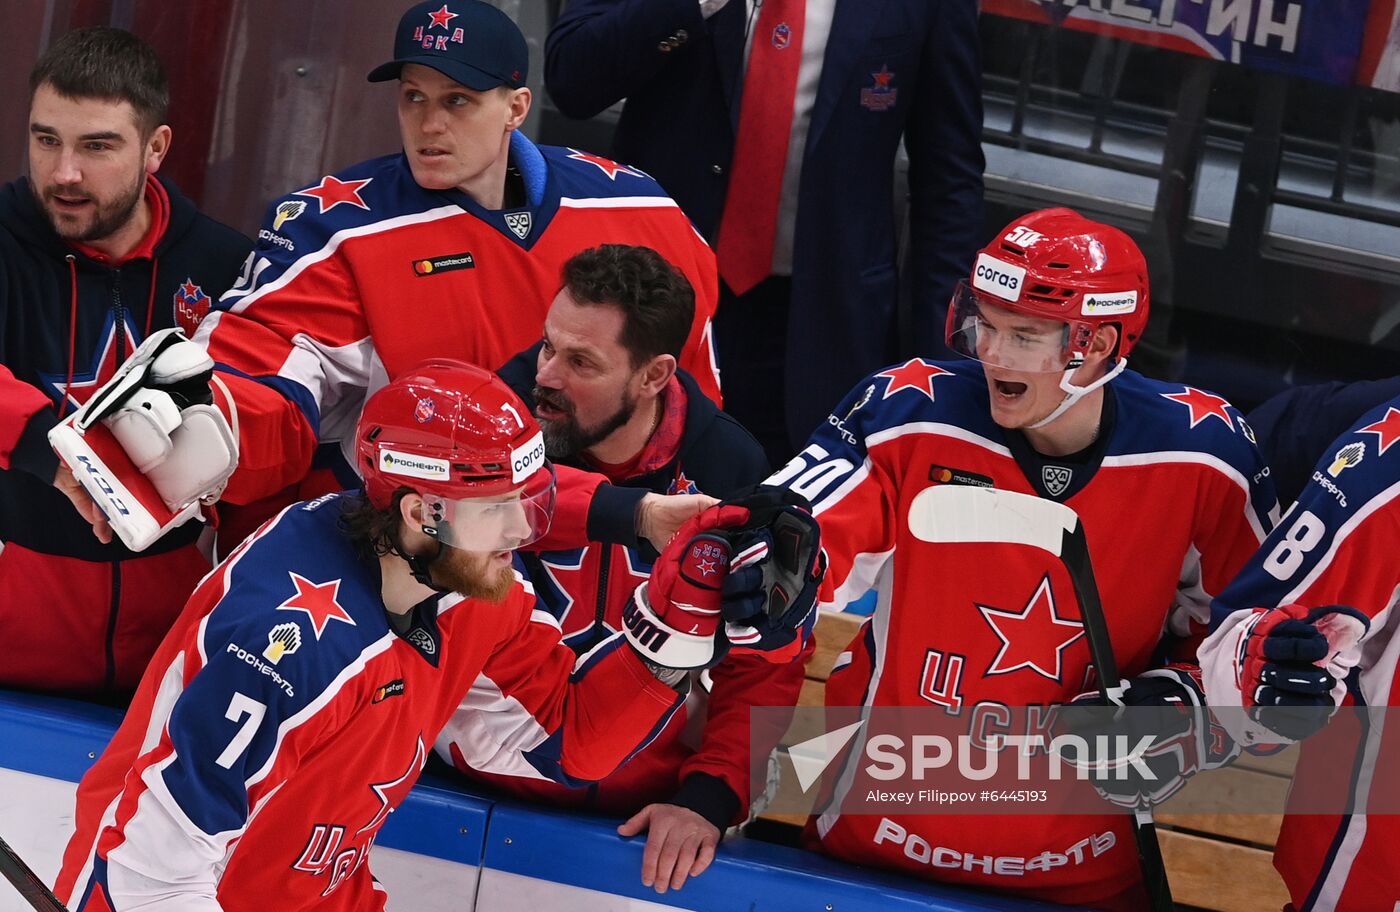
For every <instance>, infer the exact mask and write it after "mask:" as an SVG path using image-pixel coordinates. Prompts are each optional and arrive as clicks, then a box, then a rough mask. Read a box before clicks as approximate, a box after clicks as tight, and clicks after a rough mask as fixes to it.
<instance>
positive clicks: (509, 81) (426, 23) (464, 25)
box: [369, 0, 530, 92]
mask: <svg viewBox="0 0 1400 912" xmlns="http://www.w3.org/2000/svg"><path fill="white" fill-rule="evenodd" d="M405 63H419V64H422V65H423V66H426V67H432V68H433V69H435V70H437V71H438V72H439V73H441V74H442V75H444V76H446V77H447V78H448V79H451V80H454V81H455V82H459V83H461V84H462V85H464V86H466V87H467V88H469V89H475V90H477V91H478V92H485V91H487V90H488V89H494V88H496V87H497V86H503V85H505V86H510V87H511V88H513V89H518V88H521V87H522V86H524V85H525V78H526V76H527V75H528V74H529V65H530V53H529V51H528V50H527V48H526V47H525V36H524V35H522V34H521V33H520V29H519V28H518V27H517V26H516V24H515V23H514V22H512V21H511V18H510V17H509V16H507V15H506V14H505V13H503V12H501V11H500V10H498V9H496V8H495V7H494V6H492V5H491V4H489V3H482V2H481V0H428V2H427V3H420V4H418V5H417V6H415V7H413V8H412V9H410V10H409V11H408V12H406V13H404V14H403V18H402V19H400V20H399V28H398V31H397V32H396V33H395V35H394V59H393V60H391V61H389V62H388V63H385V64H381V65H379V66H377V67H375V68H374V69H372V70H370V73H369V81H370V82H388V81H389V80H390V79H398V78H399V70H401V69H403V65H404V64H405Z"/></svg>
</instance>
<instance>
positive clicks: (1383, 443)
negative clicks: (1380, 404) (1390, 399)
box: [1357, 405, 1400, 456]
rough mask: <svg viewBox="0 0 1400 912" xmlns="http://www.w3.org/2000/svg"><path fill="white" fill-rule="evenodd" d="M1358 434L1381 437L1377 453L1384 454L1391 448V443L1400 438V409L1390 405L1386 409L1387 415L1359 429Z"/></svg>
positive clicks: (1378, 454) (1377, 445)
mask: <svg viewBox="0 0 1400 912" xmlns="http://www.w3.org/2000/svg"><path fill="white" fill-rule="evenodd" d="M1357 433H1358V434H1375V435H1376V436H1377V437H1378V438H1380V440H1379V442H1377V443H1376V455H1377V456H1384V455H1385V451H1386V450H1388V449H1390V445H1391V444H1392V443H1394V442H1395V441H1397V440H1400V409H1397V408H1396V407H1395V406H1393V405H1392V406H1390V407H1389V408H1387V409H1386V410H1385V417H1384V418H1382V419H1381V420H1380V421H1377V422H1375V423H1374V424H1368V425H1366V426H1365V427H1364V428H1361V429H1360V430H1358V431H1357Z"/></svg>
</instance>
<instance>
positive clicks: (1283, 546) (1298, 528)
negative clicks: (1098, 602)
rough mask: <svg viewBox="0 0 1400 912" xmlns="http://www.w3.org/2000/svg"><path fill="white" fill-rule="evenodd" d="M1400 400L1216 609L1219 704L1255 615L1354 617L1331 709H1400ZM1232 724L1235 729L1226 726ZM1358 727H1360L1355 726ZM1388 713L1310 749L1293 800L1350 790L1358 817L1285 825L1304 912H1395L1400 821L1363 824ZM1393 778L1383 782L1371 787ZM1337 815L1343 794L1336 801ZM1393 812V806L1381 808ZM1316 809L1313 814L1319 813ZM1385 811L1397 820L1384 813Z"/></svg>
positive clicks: (1391, 761)
mask: <svg viewBox="0 0 1400 912" xmlns="http://www.w3.org/2000/svg"><path fill="white" fill-rule="evenodd" d="M1397 542H1400V399H1395V400H1392V401H1391V402H1389V403H1387V404H1385V405H1382V406H1380V407H1379V408H1376V409H1373V410H1372V411H1370V412H1368V413H1367V414H1365V415H1363V416H1362V417H1361V419H1360V420H1359V421H1358V422H1357V423H1356V424H1355V425H1354V426H1353V427H1352V428H1351V429H1350V430H1349V431H1347V432H1346V433H1345V434H1343V435H1342V436H1340V437H1338V438H1337V440H1336V441H1335V442H1334V443H1333V444H1332V446H1330V447H1328V448H1327V449H1326V450H1325V451H1324V452H1323V454H1322V458H1321V460H1320V461H1319V462H1318V463H1317V467H1316V468H1315V469H1314V470H1313V473H1312V479H1311V481H1309V482H1308V484H1307V486H1306V487H1304V488H1303V492H1302V494H1301V495H1299V497H1298V501H1297V503H1295V504H1294V505H1293V507H1292V509H1290V510H1289V511H1288V514H1287V515H1286V516H1284V518H1283V520H1282V521H1281V522H1280V523H1279V525H1278V528H1277V529H1275V530H1274V532H1273V534H1271V535H1270V536H1269V538H1268V540H1266V541H1265V542H1264V544H1263V546H1262V547H1261V548H1260V549H1259V552H1258V553H1257V554H1256V555H1255V556H1254V557H1253V558H1252V559H1251V560H1250V561H1249V564H1248V565H1247V566H1246V567H1245V569H1244V570H1243V571H1242V572H1241V573H1240V575H1239V577H1238V578H1237V579H1236V580H1235V581H1234V582H1233V583H1231V584H1230V586H1229V588H1227V589H1226V590H1225V591H1224V592H1222V593H1221V594H1220V597H1219V598H1217V599H1216V600H1215V604H1214V605H1213V606H1212V620H1213V623H1214V625H1215V626H1216V631H1215V633H1214V634H1212V635H1211V637H1210V638H1209V639H1208V640H1206V642H1205V643H1204V644H1202V646H1201V650H1200V659H1201V668H1202V670H1203V671H1204V672H1205V680H1206V694H1207V697H1208V698H1209V700H1210V702H1211V703H1214V704H1218V705H1222V706H1239V705H1241V702H1242V701H1241V696H1240V679H1239V668H1238V663H1237V656H1238V655H1239V652H1240V648H1241V640H1242V638H1243V636H1244V634H1245V632H1246V629H1247V628H1246V626H1245V625H1246V622H1247V621H1249V619H1250V618H1252V617H1253V616H1254V610H1253V609H1254V608H1256V607H1275V606H1279V605H1289V604H1294V603H1298V604H1302V605H1306V606H1309V607H1317V606H1320V605H1336V604H1341V605H1350V606H1352V607H1355V608H1357V609H1359V610H1361V611H1363V612H1365V613H1366V615H1367V616H1369V617H1370V618H1371V629H1370V631H1369V632H1368V633H1367V634H1366V636H1365V637H1363V638H1362V640H1361V641H1360V643H1359V644H1358V645H1357V647H1356V648H1355V649H1353V650H1350V651H1348V652H1344V653H1342V654H1341V655H1340V656H1338V657H1337V665H1336V667H1335V668H1334V669H1333V672H1334V674H1336V676H1337V678H1338V685H1337V690H1336V692H1335V693H1334V698H1335V699H1336V700H1338V701H1339V702H1341V703H1343V704H1345V705H1349V706H1358V707H1367V706H1369V707H1386V706H1396V705H1400V694H1397V692H1396V666H1397V664H1400V636H1397V630H1400V613H1397V608H1400V564H1397V562H1396V560H1395V553H1396V543H1397ZM1223 716H1224V718H1227V719H1229V718H1235V719H1238V718H1240V717H1239V716H1236V715H1233V714H1223ZM1353 719H1360V720H1363V724H1364V728H1361V729H1354V728H1351V727H1350V726H1351V725H1353V724H1354V723H1353V722H1352V720H1353ZM1383 721H1384V720H1383V719H1382V717H1381V715H1380V713H1379V711H1374V712H1372V713H1370V714H1369V715H1367V714H1365V713H1362V714H1359V715H1357V716H1350V715H1348V714H1347V713H1345V712H1343V713H1342V714H1341V715H1340V716H1339V718H1338V720H1337V721H1336V722H1334V723H1333V724H1332V725H1329V726H1328V729H1327V730H1326V731H1324V732H1322V733H1320V734H1318V735H1316V736H1314V737H1313V738H1310V739H1309V740H1307V741H1304V742H1303V747H1302V751H1301V755H1300V757H1299V761H1298V768H1297V770H1296V772H1295V773H1294V780H1295V785H1294V795H1293V800H1295V801H1296V800H1298V794H1299V792H1300V790H1301V791H1307V792H1311V791H1312V788H1313V786H1314V785H1315V784H1318V783H1329V782H1331V783H1338V784H1339V785H1342V786H1343V787H1346V788H1348V789H1349V790H1350V791H1351V796H1350V797H1351V800H1352V801H1353V802H1354V803H1353V804H1352V807H1353V808H1354V809H1355V810H1356V813H1352V814H1342V813H1340V812H1339V813H1336V814H1320V813H1309V814H1300V813H1290V814H1287V815H1286V816H1285V817H1284V821H1283V829H1282V831H1281V832H1280V833H1279V838H1278V845H1277V847H1276V849H1275V851H1274V866H1275V867H1276V868H1278V870H1279V873H1280V874H1282V875H1283V880H1284V883H1285V884H1287V885H1288V890H1289V893H1290V894H1291V896H1292V900H1293V905H1294V907H1295V908H1296V909H1297V912H1369V910H1373V909H1386V910H1389V909H1393V908H1396V907H1397V906H1400V877H1398V876H1397V873H1396V846H1397V844H1400V817H1397V816H1396V815H1395V814H1394V813H1371V814H1367V813H1366V808H1367V805H1368V802H1370V801H1372V800H1376V791H1377V789H1378V785H1381V784H1382V783H1383V784H1384V785H1385V786H1386V787H1389V788H1390V791H1389V795H1390V796H1391V797H1392V798H1393V796H1394V794H1395V790H1394V787H1393V786H1389V782H1388V781H1387V780H1391V779H1393V776H1394V772H1395V769H1396V764H1397V762H1400V743H1397V740H1396V736H1395V734H1394V733H1393V732H1386V731H1385V727H1384V725H1383ZM1235 734H1236V735H1237V736H1238V737H1241V738H1243V739H1244V740H1245V741H1246V742H1248V741H1252V740H1264V741H1275V740H1277V739H1276V738H1273V737H1268V736H1266V735H1264V734H1263V732H1262V731H1260V730H1257V729H1256V730H1248V731H1243V732H1236V733H1235ZM1378 775H1384V776H1385V777H1386V780H1382V783H1377V782H1376V781H1375V777H1376V776H1378ZM1334 797H1335V798H1336V799H1337V802H1338V804H1339V805H1340V803H1341V800H1342V799H1343V797H1345V796H1342V795H1336V796H1334ZM1383 806H1385V805H1383ZM1313 809H1314V810H1316V809H1317V808H1313ZM1387 809H1388V810H1392V811H1393V809H1394V804H1393V802H1392V803H1389V805H1388V808H1387Z"/></svg>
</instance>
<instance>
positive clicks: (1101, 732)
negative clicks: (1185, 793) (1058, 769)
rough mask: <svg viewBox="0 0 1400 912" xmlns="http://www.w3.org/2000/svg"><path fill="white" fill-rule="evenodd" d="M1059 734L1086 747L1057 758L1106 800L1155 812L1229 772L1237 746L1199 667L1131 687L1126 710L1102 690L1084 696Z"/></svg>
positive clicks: (1145, 677)
mask: <svg viewBox="0 0 1400 912" xmlns="http://www.w3.org/2000/svg"><path fill="white" fill-rule="evenodd" d="M1057 716H1058V719H1057V723H1056V733H1057V734H1058V735H1077V736H1078V738H1079V739H1082V741H1075V742H1070V743H1065V742H1056V743H1057V744H1059V745H1061V747H1060V750H1059V754H1060V756H1061V757H1062V758H1063V759H1064V760H1065V761H1066V762H1068V763H1069V764H1070V765H1071V766H1073V767H1075V768H1076V769H1079V770H1083V771H1086V772H1087V773H1088V780H1089V782H1090V784H1091V785H1093V786H1094V789H1095V790H1096V791H1097V792H1098V793H1099V794H1100V795H1101V796H1103V798H1104V799H1105V800H1107V801H1109V802H1111V803H1113V804H1116V805H1118V806H1119V807H1124V808H1128V809H1130V810H1133V811H1141V810H1150V809H1152V808H1153V807H1155V806H1156V805H1158V804H1161V803H1162V802H1163V801H1166V800H1167V799H1168V798H1170V797H1171V796H1172V795H1174V794H1176V793H1177V792H1178V791H1180V790H1181V788H1182V786H1184V785H1185V784H1186V781H1187V780H1188V779H1190V778H1191V777H1192V776H1194V775H1196V773H1198V772H1200V771H1202V770H1209V769H1216V768H1218V767H1221V766H1225V765H1226V764H1228V763H1229V762H1230V761H1232V760H1233V759H1234V758H1235V757H1236V756H1237V755H1238V754H1239V746H1238V745H1237V744H1236V743H1235V742H1234V740H1233V739H1231V738H1230V736H1229V735H1228V734H1226V732H1225V729H1224V727H1223V726H1221V725H1219V724H1218V723H1217V722H1216V721H1215V720H1214V719H1213V718H1212V716H1211V713H1210V710H1209V709H1208V708H1207V707H1206V705H1205V692H1204V690H1203V688H1202V686H1201V680H1200V669H1199V668H1198V667H1196V666H1194V665H1185V664H1179V665H1169V666H1167V667H1166V668H1158V669H1154V670H1152V671H1149V672H1146V673H1144V674H1141V675H1138V676H1137V677H1135V678H1133V679H1132V680H1131V681H1129V682H1128V688H1127V690H1125V691H1124V693H1123V705H1122V706H1121V707H1115V706H1109V705H1106V704H1105V703H1104V700H1103V697H1102V696H1101V695H1100V694H1099V692H1098V691H1093V692H1090V693H1084V694H1080V695H1079V696H1077V697H1075V698H1074V700H1072V701H1071V702H1070V703H1069V704H1068V705H1067V706H1063V707H1061V708H1060V711H1059V713H1058V714H1057Z"/></svg>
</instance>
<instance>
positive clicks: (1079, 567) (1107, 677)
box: [1060, 507, 1175, 912]
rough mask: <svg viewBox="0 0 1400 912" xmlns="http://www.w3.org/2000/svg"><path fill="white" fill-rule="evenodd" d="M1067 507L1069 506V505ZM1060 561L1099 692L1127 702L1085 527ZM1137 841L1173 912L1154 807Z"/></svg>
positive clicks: (1149, 878)
mask: <svg viewBox="0 0 1400 912" xmlns="http://www.w3.org/2000/svg"><path fill="white" fill-rule="evenodd" d="M1065 509H1069V508H1068V507H1066V508H1065ZM1060 560H1061V561H1062V562H1063V563H1064V565H1065V570H1067V571H1068V572H1069V578H1070V581H1071V582H1072V583H1073V585H1074V595H1075V598H1076V599H1077V600H1078V601H1079V616H1080V618H1081V619H1082V620H1083V622H1084V635H1085V638H1086V639H1088V641H1089V660H1090V661H1091V662H1093V664H1094V673H1095V674H1096V675H1097V676H1098V679H1099V694H1100V695H1101V696H1102V697H1103V699H1104V702H1106V703H1108V704H1109V705H1119V706H1121V705H1122V703H1123V699H1122V694H1123V691H1124V689H1125V687H1124V686H1123V683H1122V679H1121V678H1119V676H1118V660H1117V658H1116V657H1115V656H1114V655H1113V641H1112V639H1111V638H1110V637H1109V633H1108V621H1107V619H1106V618H1105V617H1104V613H1103V602H1102V600H1101V599H1100V598H1099V585H1098V580H1097V579H1095V577H1094V565H1093V563H1092V561H1090V559H1089V542H1088V539H1087V538H1086V537H1085V535H1084V526H1083V524H1081V523H1078V522H1076V523H1075V525H1074V528H1073V529H1066V530H1065V532H1064V543H1063V544H1062V545H1061V547H1060ZM1133 840H1134V842H1136V843H1137V853H1138V863H1139V865H1140V866H1141V868H1142V878H1143V884H1144V886H1145V887H1146V888H1147V895H1148V898H1149V899H1150V900H1151V902H1152V912H1172V909H1173V908H1175V906H1174V904H1173V902H1172V891H1171V884H1169V883H1168V882H1167V865H1166V862H1165V861H1164V860H1163V859H1162V846H1161V843H1160V842H1159V841H1158V840H1157V826H1156V824H1154V823H1153V822H1152V812H1151V811H1150V810H1141V811H1135V812H1134V813H1133Z"/></svg>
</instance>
